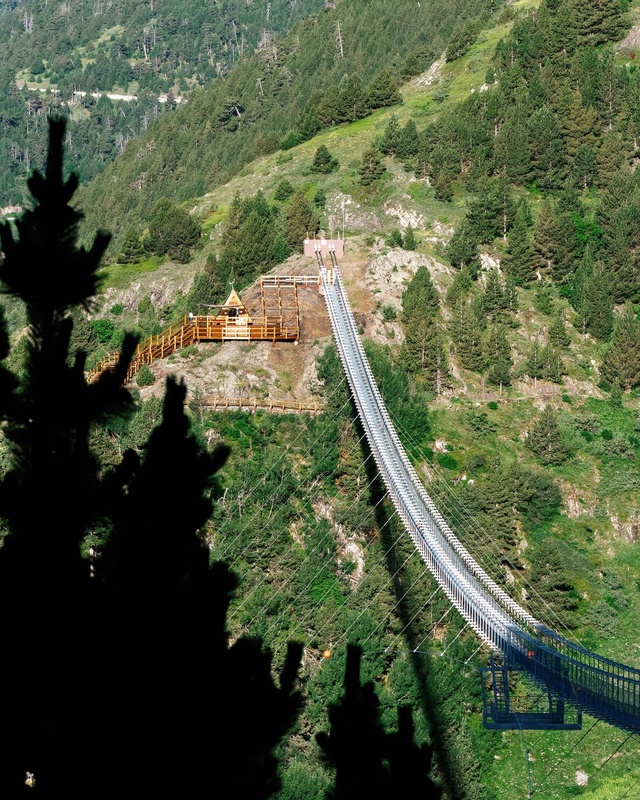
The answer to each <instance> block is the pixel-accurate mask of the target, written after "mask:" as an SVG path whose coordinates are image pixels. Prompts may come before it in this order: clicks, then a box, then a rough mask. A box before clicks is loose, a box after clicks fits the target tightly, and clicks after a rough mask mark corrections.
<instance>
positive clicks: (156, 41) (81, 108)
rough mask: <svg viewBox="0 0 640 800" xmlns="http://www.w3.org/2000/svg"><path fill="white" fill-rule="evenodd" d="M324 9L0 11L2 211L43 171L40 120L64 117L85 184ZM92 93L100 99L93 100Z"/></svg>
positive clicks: (33, 6) (159, 6)
mask: <svg viewBox="0 0 640 800" xmlns="http://www.w3.org/2000/svg"><path fill="white" fill-rule="evenodd" d="M321 8H322V0H298V1H297V2H295V3H289V2H286V0H271V2H258V3H253V2H251V3H246V2H244V0H241V1H240V0H232V1H231V2H225V3H203V2H194V0H184V1H182V0H181V1H180V2H175V0H174V1H172V2H167V0H152V2H150V3H140V2H135V1H133V2H132V0H119V1H118V2H102V0H100V1H99V2H98V3H94V2H90V1H89V0H80V2H74V3H73V5H71V4H69V3H57V2H56V3H39V2H32V0H25V2H21V3H20V4H19V6H18V5H17V4H16V3H7V4H0V52H1V53H2V56H1V57H0V87H1V89H2V99H1V100H0V109H1V113H2V119H3V125H2V126H0V209H1V208H2V207H6V206H7V205H8V204H9V203H11V202H21V200H22V197H23V193H24V190H25V186H24V183H25V178H26V176H27V175H28V174H29V172H30V170H31V169H33V168H34V167H37V168H39V167H41V166H42V164H43V159H44V148H45V146H46V130H45V128H46V126H44V125H42V124H40V123H41V122H43V118H44V117H45V116H46V115H47V114H49V113H57V114H62V115H64V116H68V117H69V120H70V123H69V128H68V134H67V135H68V144H69V153H68V160H69V164H70V166H71V167H72V168H73V169H74V170H75V171H77V172H78V173H79V175H80V177H81V179H82V180H83V181H88V180H90V179H91V178H92V177H94V176H95V175H96V174H97V173H99V172H100V171H101V170H102V169H104V167H105V165H106V164H108V163H110V162H111V161H112V160H113V159H114V158H115V157H116V155H117V154H118V153H121V152H122V151H123V150H124V148H125V146H126V144H127V142H128V141H129V140H130V139H131V138H132V137H135V136H136V135H138V134H139V133H142V132H144V131H145V130H146V129H147V127H148V125H149V122H150V120H152V119H157V118H158V117H161V116H164V115H165V114H167V113H168V112H170V111H172V110H173V109H175V108H176V106H177V104H179V103H181V102H184V101H185V100H186V99H187V95H188V93H189V91H190V90H191V89H193V88H194V87H199V86H205V85H208V84H210V83H211V82H212V81H215V80H216V79H217V78H218V77H220V76H221V75H224V74H226V73H227V72H228V71H229V69H231V68H232V67H233V66H234V64H236V63H237V62H238V60H240V59H241V58H243V57H246V54H247V53H253V52H254V50H255V49H256V48H257V47H258V46H259V45H260V43H263V44H264V43H265V42H268V41H270V39H271V38H273V37H275V36H276V35H279V34H283V33H286V31H287V30H289V28H290V27H291V26H292V25H293V24H294V22H295V21H296V20H298V19H301V18H304V17H305V16H307V15H308V14H312V13H315V12H317V11H319V10H320V9H321ZM98 95H99V96H98Z"/></svg>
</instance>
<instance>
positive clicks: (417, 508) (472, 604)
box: [321, 266, 640, 730]
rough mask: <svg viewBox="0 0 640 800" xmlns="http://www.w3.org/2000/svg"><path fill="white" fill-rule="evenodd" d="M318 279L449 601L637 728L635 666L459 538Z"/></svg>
mask: <svg viewBox="0 0 640 800" xmlns="http://www.w3.org/2000/svg"><path fill="white" fill-rule="evenodd" d="M321 279H322V284H323V287H324V294H325V299H326V303H327V310H328V312H329V318H330V320H331V325H332V328H333V331H334V336H335V339H336V344H337V347H338V352H339V354H340V358H341V360H342V364H343V367H344V370H345V373H346V376H347V379H348V382H349V385H350V387H351V391H352V394H353V397H354V401H355V404H356V407H357V409H358V414H359V415H360V419H361V421H362V424H363V427H364V430H365V434H366V437H367V440H368V442H369V445H370V447H371V450H372V453H373V456H374V458H375V461H376V464H377V466H378V469H379V471H380V474H381V476H382V478H383V480H384V482H385V485H386V487H387V490H388V492H389V496H390V498H391V499H392V501H393V503H394V506H395V508H396V510H397V512H398V514H399V516H400V518H401V519H402V522H403V524H404V525H405V528H406V529H407V531H408V533H409V535H410V536H411V539H412V541H413V543H414V545H415V547H416V549H417V550H418V552H419V553H420V555H421V557H422V558H423V560H424V561H425V563H426V564H427V566H428V567H429V569H430V570H431V572H432V573H433V575H434V576H435V578H436V580H437V581H438V583H439V584H440V586H441V587H442V589H443V591H444V593H445V594H446V596H447V598H448V599H449V600H450V602H451V603H452V605H454V606H455V608H457V609H458V611H459V612H460V614H461V615H462V616H463V618H464V619H465V620H466V621H467V622H468V623H469V625H470V626H471V627H472V628H473V630H474V631H475V632H476V633H477V634H478V636H479V637H480V638H481V639H482V641H484V642H485V643H486V644H488V645H490V646H491V647H492V648H493V649H495V650H497V651H500V652H501V653H502V654H503V655H504V657H505V662H506V663H509V664H511V665H513V666H515V667H518V668H520V669H522V670H524V671H525V672H527V673H528V674H529V675H531V676H532V677H533V678H534V680H536V682H538V683H540V684H541V685H543V686H545V687H546V688H547V689H548V690H549V691H552V692H554V693H555V694H557V695H558V696H560V697H562V698H564V699H566V700H569V701H571V702H572V703H574V704H576V705H578V706H580V707H581V708H583V709H584V710H585V711H587V712H588V713H590V714H592V715H594V716H596V717H599V718H601V719H603V720H605V721H607V722H609V723H611V724H613V725H616V726H618V727H622V728H625V729H628V730H640V670H638V669H635V668H633V667H628V666H626V665H624V664H619V663H618V662H615V661H612V660H610V659H606V658H604V657H602V656H599V655H598V654H596V653H592V652H590V651H588V650H586V649H585V648H582V647H580V646H579V645H576V644H574V643H572V642H570V641H568V640H567V639H565V638H564V637H562V636H560V635H559V634H557V633H555V632H554V631H552V630H551V629H549V628H547V627H546V626H544V625H543V624H542V623H541V622H539V621H538V620H536V619H535V617H533V616H532V615H531V614H529V612H528V611H526V609H524V608H522V607H521V606H520V605H519V604H518V603H516V601H515V600H513V598H511V597H509V596H508V595H507V593H506V592H505V591H504V590H503V589H502V588H500V587H499V586H498V585H497V584H496V583H495V582H494V581H493V580H492V579H491V578H490V576H489V575H488V574H487V573H486V572H485V571H484V570H483V569H482V567H481V566H480V565H479V564H477V562H476V561H475V560H474V559H473V557H472V556H471V554H470V553H469V552H468V551H467V550H466V549H465V548H464V546H463V545H462V544H461V543H460V542H459V541H458V539H457V538H456V536H455V534H454V533H453V531H452V530H451V529H450V528H449V526H448V525H447V523H446V522H445V520H444V518H443V517H442V515H441V514H440V512H439V510H438V509H437V507H436V506H435V504H434V503H433V501H432V500H431V498H430V497H429V496H428V494H427V492H426V490H425V489H424V487H423V486H422V484H421V483H420V481H419V479H418V477H417V474H416V473H415V470H414V469H413V467H412V466H411V464H410V462H409V460H408V457H407V455H406V453H405V451H404V448H403V446H402V444H401V443H400V441H399V439H398V436H397V433H396V431H395V428H394V426H393V424H392V422H391V420H390V418H389V415H388V412H387V410H386V407H385V404H384V401H383V400H382V397H381V396H380V392H379V390H378V387H377V385H376V382H375V380H374V378H373V375H372V373H371V369H370V366H369V363H368V361H367V358H366V355H365V353H364V350H363V348H362V344H361V342H360V337H359V335H358V332H357V326H356V324H355V320H354V318H353V314H352V312H351V308H350V305H349V302H348V299H347V296H346V292H345V291H344V287H343V285H342V281H341V277H340V271H339V269H338V268H337V266H336V268H335V269H334V270H333V271H332V274H331V275H328V274H327V272H326V270H324V269H323V268H321Z"/></svg>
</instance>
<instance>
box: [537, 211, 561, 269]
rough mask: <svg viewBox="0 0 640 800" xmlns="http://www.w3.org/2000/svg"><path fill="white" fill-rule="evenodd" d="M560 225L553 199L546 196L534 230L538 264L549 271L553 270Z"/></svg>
mask: <svg viewBox="0 0 640 800" xmlns="http://www.w3.org/2000/svg"><path fill="white" fill-rule="evenodd" d="M559 239H560V226H559V225H558V220H557V217H556V214H555V212H554V209H553V206H552V204H551V201H550V200H549V199H548V198H545V199H544V200H543V201H542V204H541V206H540V213H539V214H538V218H537V219H536V222H535V226H534V230H533V249H534V251H535V253H536V255H537V259H538V260H537V266H538V268H540V269H545V270H546V271H547V272H551V271H553V265H554V258H555V253H556V249H557V243H558V241H559Z"/></svg>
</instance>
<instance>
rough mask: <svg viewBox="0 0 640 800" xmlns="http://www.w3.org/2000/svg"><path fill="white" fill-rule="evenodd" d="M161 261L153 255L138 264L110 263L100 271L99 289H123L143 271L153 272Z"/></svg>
mask: <svg viewBox="0 0 640 800" xmlns="http://www.w3.org/2000/svg"><path fill="white" fill-rule="evenodd" d="M160 264H161V261H160V259H159V258H158V257H156V256H153V257H152V258H147V259H145V260H144V261H140V262H139V263H138V264H110V265H108V266H106V267H104V269H103V270H102V272H101V287H100V288H101V290H103V291H104V290H105V289H111V288H113V289H124V288H126V287H127V286H129V285H130V284H131V282H132V281H134V280H135V279H136V277H137V276H138V275H141V274H143V273H145V272H155V271H156V270H157V269H158V267H159V266H160Z"/></svg>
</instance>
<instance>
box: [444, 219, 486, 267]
mask: <svg viewBox="0 0 640 800" xmlns="http://www.w3.org/2000/svg"><path fill="white" fill-rule="evenodd" d="M447 256H448V257H449V260H450V262H451V265H452V266H453V267H455V268H456V269H462V267H465V266H466V267H468V269H469V272H470V274H471V276H472V277H474V278H475V277H476V275H477V273H478V268H479V261H478V238H477V236H476V235H475V233H474V232H473V231H472V229H471V226H470V225H469V223H468V222H467V220H466V219H463V220H462V222H461V223H460V224H459V225H458V227H457V228H456V229H455V231H454V233H453V236H452V237H451V241H450V242H449V244H448V245H447Z"/></svg>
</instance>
